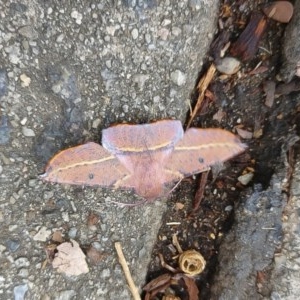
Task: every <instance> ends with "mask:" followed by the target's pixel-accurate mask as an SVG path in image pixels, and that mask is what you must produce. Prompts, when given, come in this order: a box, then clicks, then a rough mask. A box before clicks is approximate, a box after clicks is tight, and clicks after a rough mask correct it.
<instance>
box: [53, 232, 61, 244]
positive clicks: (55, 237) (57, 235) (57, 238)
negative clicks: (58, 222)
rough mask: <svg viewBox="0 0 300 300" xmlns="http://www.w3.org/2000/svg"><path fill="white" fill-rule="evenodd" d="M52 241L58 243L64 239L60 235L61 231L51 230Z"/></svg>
mask: <svg viewBox="0 0 300 300" xmlns="http://www.w3.org/2000/svg"><path fill="white" fill-rule="evenodd" d="M52 241H53V242H57V243H60V244H61V243H62V242H63V241H64V240H63V237H62V233H61V231H60V230H57V231H54V232H53V234H52Z"/></svg>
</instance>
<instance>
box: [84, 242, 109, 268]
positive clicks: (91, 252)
mask: <svg viewBox="0 0 300 300" xmlns="http://www.w3.org/2000/svg"><path fill="white" fill-rule="evenodd" d="M86 256H87V257H88V258H89V260H90V261H91V263H92V264H94V265H97V264H99V263H100V262H101V261H102V260H103V258H104V257H105V254H103V253H101V252H100V251H99V250H97V249H96V248H95V247H93V246H90V247H89V248H88V249H87V250H86Z"/></svg>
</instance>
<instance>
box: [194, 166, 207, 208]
mask: <svg viewBox="0 0 300 300" xmlns="http://www.w3.org/2000/svg"><path fill="white" fill-rule="evenodd" d="M208 173H209V170H208V171H205V172H203V173H201V179H200V182H199V186H198V189H197V192H196V195H195V199H194V205H193V206H194V207H193V212H196V211H197V210H198V209H199V206H200V203H201V201H202V199H203V196H204V191H205V185H206V183H207V177H208Z"/></svg>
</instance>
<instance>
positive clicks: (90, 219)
mask: <svg viewBox="0 0 300 300" xmlns="http://www.w3.org/2000/svg"><path fill="white" fill-rule="evenodd" d="M97 223H99V216H98V215H97V214H95V213H94V212H90V214H89V216H88V220H87V224H88V227H92V226H94V225H96V224H97Z"/></svg>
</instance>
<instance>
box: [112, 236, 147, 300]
mask: <svg viewBox="0 0 300 300" xmlns="http://www.w3.org/2000/svg"><path fill="white" fill-rule="evenodd" d="M115 248H116V250H117V254H118V258H119V262H120V264H121V267H122V269H123V271H124V274H125V278H126V280H127V283H128V285H129V290H130V292H131V294H132V296H133V299H134V300H141V297H140V294H139V291H138V288H137V287H136V286H135V284H134V281H133V279H132V277H131V274H130V271H129V268H128V265H127V262H126V260H125V257H124V254H123V251H122V247H121V243H119V242H116V243H115Z"/></svg>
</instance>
